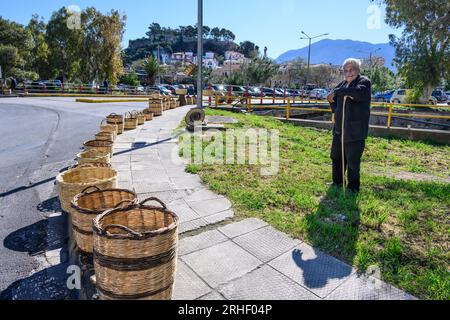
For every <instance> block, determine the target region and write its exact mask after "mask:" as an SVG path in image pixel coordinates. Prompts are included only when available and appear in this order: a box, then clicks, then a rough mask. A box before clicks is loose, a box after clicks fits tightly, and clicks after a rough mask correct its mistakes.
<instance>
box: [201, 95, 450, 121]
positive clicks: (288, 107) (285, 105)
mask: <svg viewBox="0 0 450 320" xmlns="http://www.w3.org/2000/svg"><path fill="white" fill-rule="evenodd" d="M206 98H207V99H205V97H204V98H203V102H207V104H206V105H207V106H209V107H211V108H212V107H213V105H214V107H218V106H220V105H229V104H230V103H229V101H230V100H231V101H235V102H236V101H239V102H244V103H241V104H242V105H245V106H246V109H247V111H248V112H251V111H252V110H256V109H278V110H285V118H286V119H290V117H291V111H292V110H299V111H314V112H324V113H331V108H329V107H328V108H311V107H306V106H308V105H310V104H314V105H321V104H323V106H329V103H328V101H326V100H307V102H306V101H302V100H303V99H297V100H296V99H295V98H294V99H292V100H291V97H288V98H286V99H285V102H281V103H276V102H277V100H283V98H277V99H275V100H274V99H273V98H272V97H270V98H268V97H262V98H255V97H242V96H218V95H212V96H209V97H206ZM213 99H214V104H213ZM253 100H259V101H260V103H259V104H258V103H254V102H253ZM264 100H272V101H275V103H272V104H263V101H264ZM296 101H297V102H298V104H300V105H303V106H299V107H297V106H293V104H295V103H296ZM371 107H385V108H388V112H376V111H375V112H371V114H373V115H378V116H386V117H387V118H388V119H387V126H386V128H388V129H389V128H390V127H391V123H392V118H393V117H409V118H428V119H447V120H450V116H449V115H435V114H424V113H397V112H394V108H398V107H411V108H413V109H414V108H430V109H441V108H444V109H445V108H449V111H450V105H447V106H442V105H431V104H411V103H410V104H404V103H378V102H372V103H371ZM333 121H334V114H333Z"/></svg>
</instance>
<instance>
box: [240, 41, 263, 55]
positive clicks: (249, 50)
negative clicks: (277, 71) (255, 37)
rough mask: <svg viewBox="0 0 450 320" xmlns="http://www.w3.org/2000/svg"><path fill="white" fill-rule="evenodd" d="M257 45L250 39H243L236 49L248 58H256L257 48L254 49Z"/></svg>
mask: <svg viewBox="0 0 450 320" xmlns="http://www.w3.org/2000/svg"><path fill="white" fill-rule="evenodd" d="M257 47H258V46H256V45H255V44H254V43H253V42H251V41H244V42H241V43H240V44H239V48H238V51H239V52H240V53H242V54H244V55H245V56H246V57H248V58H256V57H257V56H258V54H259V52H258V50H257V49H256V48H257ZM258 49H259V48H258Z"/></svg>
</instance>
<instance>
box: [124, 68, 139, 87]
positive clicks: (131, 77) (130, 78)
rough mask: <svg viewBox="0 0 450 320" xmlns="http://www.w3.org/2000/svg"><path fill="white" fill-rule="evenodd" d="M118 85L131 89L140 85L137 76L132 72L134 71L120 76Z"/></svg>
mask: <svg viewBox="0 0 450 320" xmlns="http://www.w3.org/2000/svg"><path fill="white" fill-rule="evenodd" d="M120 83H123V84H126V85H129V86H132V87H137V86H138V85H139V84H140V82H139V79H138V76H137V74H136V72H134V71H132V72H130V73H127V74H124V75H122V77H121V78H120Z"/></svg>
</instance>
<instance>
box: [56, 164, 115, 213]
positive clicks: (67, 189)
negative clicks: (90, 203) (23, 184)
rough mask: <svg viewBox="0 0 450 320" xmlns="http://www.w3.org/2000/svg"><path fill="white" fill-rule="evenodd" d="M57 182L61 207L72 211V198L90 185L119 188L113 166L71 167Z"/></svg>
mask: <svg viewBox="0 0 450 320" xmlns="http://www.w3.org/2000/svg"><path fill="white" fill-rule="evenodd" d="M56 184H57V190H58V196H59V201H60V203H61V208H62V209H63V210H64V211H65V212H68V213H71V212H72V211H73V209H72V207H71V205H70V202H71V201H72V198H73V197H74V196H75V195H77V194H79V193H80V192H81V191H82V190H84V189H85V188H87V187H90V186H96V187H98V188H99V189H113V188H117V172H116V171H115V170H113V169H111V168H100V167H82V168H76V169H69V170H67V171H65V172H62V173H60V174H59V175H58V176H57V177H56Z"/></svg>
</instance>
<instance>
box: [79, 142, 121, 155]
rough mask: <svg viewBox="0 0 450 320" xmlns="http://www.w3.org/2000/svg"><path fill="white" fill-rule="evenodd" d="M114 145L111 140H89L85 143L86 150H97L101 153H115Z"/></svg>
mask: <svg viewBox="0 0 450 320" xmlns="http://www.w3.org/2000/svg"><path fill="white" fill-rule="evenodd" d="M113 145H114V143H113V142H112V141H110V140H89V141H86V142H85V143H83V146H84V150H86V151H88V150H96V151H99V152H108V153H109V154H112V153H113Z"/></svg>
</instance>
